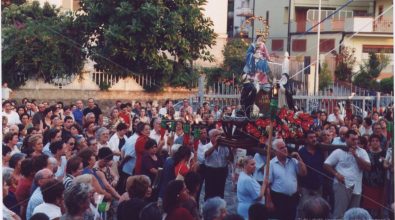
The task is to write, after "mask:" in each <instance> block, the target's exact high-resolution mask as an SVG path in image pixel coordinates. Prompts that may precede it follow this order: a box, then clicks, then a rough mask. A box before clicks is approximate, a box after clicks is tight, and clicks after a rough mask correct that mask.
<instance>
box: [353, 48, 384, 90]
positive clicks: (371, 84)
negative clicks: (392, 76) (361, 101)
mask: <svg viewBox="0 0 395 220" xmlns="http://www.w3.org/2000/svg"><path fill="white" fill-rule="evenodd" d="M388 63H389V58H388V57H386V56H385V55H383V54H380V55H377V54H375V53H369V60H368V61H367V62H364V63H363V64H362V65H360V71H359V73H358V75H357V76H356V77H355V78H354V84H355V85H357V86H360V87H362V88H368V89H372V90H379V89H380V84H379V83H377V82H376V78H377V77H379V76H380V73H381V71H382V70H383V69H384V68H385V67H386V66H387V65H388Z"/></svg>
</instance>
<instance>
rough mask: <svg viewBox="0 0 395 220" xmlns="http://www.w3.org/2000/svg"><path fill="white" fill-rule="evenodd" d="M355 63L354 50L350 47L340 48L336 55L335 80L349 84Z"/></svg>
mask: <svg viewBox="0 0 395 220" xmlns="http://www.w3.org/2000/svg"><path fill="white" fill-rule="evenodd" d="M355 61H356V58H355V49H354V48H350V47H341V48H340V53H339V54H336V62H337V66H336V69H335V76H336V79H337V80H341V81H346V82H351V79H352V75H353V72H352V69H353V67H354V64H355Z"/></svg>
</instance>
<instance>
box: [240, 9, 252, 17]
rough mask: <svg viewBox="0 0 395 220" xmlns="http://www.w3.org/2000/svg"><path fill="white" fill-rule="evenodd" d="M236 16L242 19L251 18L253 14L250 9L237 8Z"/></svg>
mask: <svg viewBox="0 0 395 220" xmlns="http://www.w3.org/2000/svg"><path fill="white" fill-rule="evenodd" d="M236 15H237V16H242V17H252V16H253V15H254V13H253V12H252V9H251V8H238V9H236Z"/></svg>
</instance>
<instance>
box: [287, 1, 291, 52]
mask: <svg viewBox="0 0 395 220" xmlns="http://www.w3.org/2000/svg"><path fill="white" fill-rule="evenodd" d="M287 51H288V54H289V56H291V0H289V3H288V39H287Z"/></svg>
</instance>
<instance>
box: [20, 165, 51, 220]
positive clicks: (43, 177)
mask: <svg viewBox="0 0 395 220" xmlns="http://www.w3.org/2000/svg"><path fill="white" fill-rule="evenodd" d="M53 178H54V174H53V173H52V171H51V170H50V169H47V168H45V169H42V170H40V171H38V172H37V173H36V175H35V176H34V182H35V183H36V184H37V185H38V187H37V188H36V190H34V192H33V194H32V195H31V196H30V199H29V203H28V204H27V210H26V219H30V218H31V217H32V214H33V211H34V209H35V208H36V207H37V206H38V205H40V204H42V203H43V202H44V199H43V194H42V192H41V187H42V186H44V185H45V184H46V183H47V182H49V181H50V180H52V179H53Z"/></svg>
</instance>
